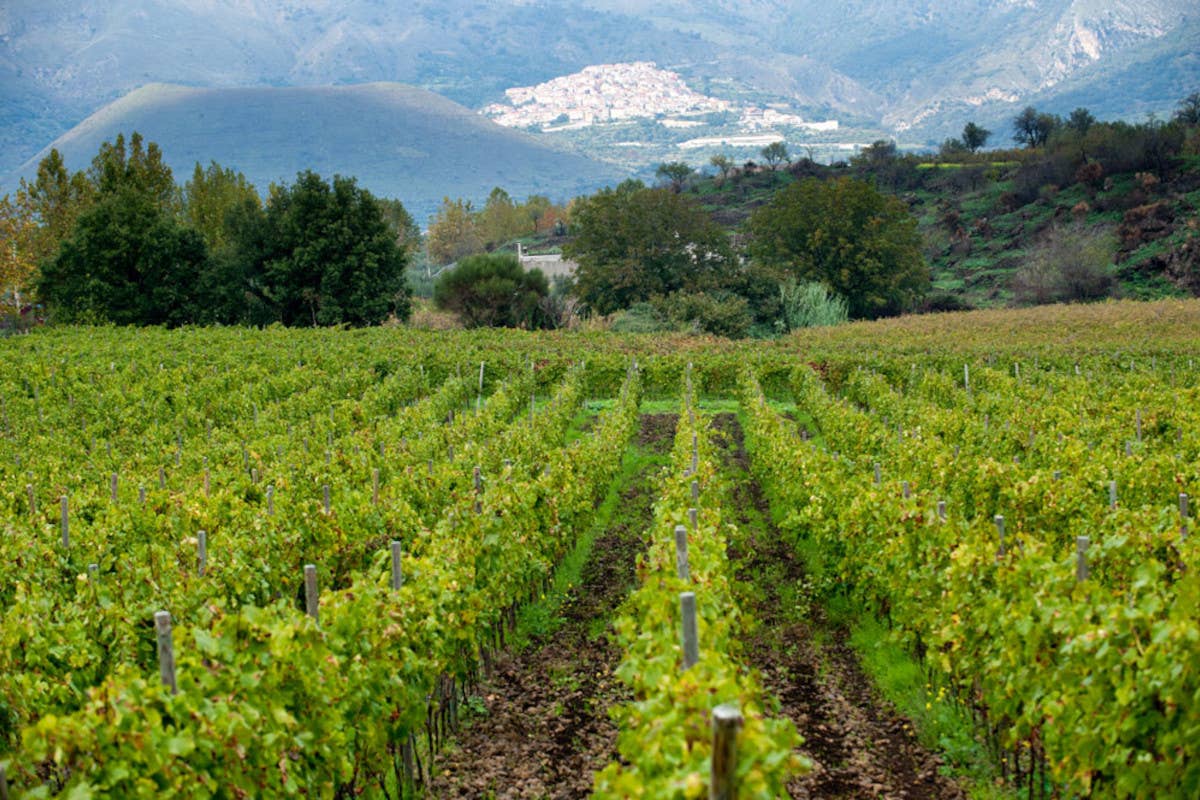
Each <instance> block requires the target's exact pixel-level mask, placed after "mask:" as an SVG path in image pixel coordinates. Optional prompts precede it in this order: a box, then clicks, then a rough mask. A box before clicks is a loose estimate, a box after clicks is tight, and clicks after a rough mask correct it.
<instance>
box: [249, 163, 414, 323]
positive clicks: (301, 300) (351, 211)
mask: <svg viewBox="0 0 1200 800" xmlns="http://www.w3.org/2000/svg"><path fill="white" fill-rule="evenodd" d="M254 219H255V217H254V215H253V214H250V215H249V216H248V217H247V220H248V221H249V223H248V224H249V225H250V226H254V225H255V224H256V223H255V222H254ZM257 224H260V225H261V226H262V229H261V230H260V231H256V230H254V229H253V227H251V228H250V229H249V230H246V231H244V232H242V233H241V234H240V236H239V238H241V239H242V240H243V242H245V241H246V240H249V241H250V244H245V245H244V246H246V247H248V248H251V247H252V248H253V249H252V251H251V253H250V256H251V259H250V261H249V263H248V264H245V265H244V271H243V280H244V281H245V282H244V284H243V285H242V286H241V287H238V288H239V290H243V291H249V292H253V293H255V294H256V295H257V296H258V297H259V298H261V300H262V301H263V302H264V303H265V304H266V305H267V306H268V307H269V308H271V309H272V310H273V312H274V317H275V319H278V320H279V321H280V322H282V323H283V324H284V325H299V326H309V325H312V326H316V325H342V324H349V325H356V326H357V325H375V324H378V323H380V322H383V321H384V320H386V319H387V318H388V316H389V315H391V314H395V315H396V316H397V317H399V318H400V319H407V318H408V315H409V311H410V307H411V306H410V300H409V289H408V286H407V284H406V283H405V280H404V268H405V265H406V263H407V260H406V256H405V254H404V251H403V250H401V249H400V247H399V246H398V245H397V243H396V236H395V234H394V233H393V232H392V230H391V229H390V228H389V227H388V225H387V223H386V222H385V221H384V218H383V212H382V210H381V209H380V207H379V202H378V201H377V200H376V199H375V197H374V195H372V194H371V193H370V192H368V191H367V190H366V189H362V188H359V186H358V185H357V184H356V182H355V180H354V179H353V178H343V177H341V176H335V177H334V179H333V182H332V184H330V183H327V182H326V181H325V180H323V179H322V178H321V176H320V175H317V174H316V173H315V172H311V171H306V172H301V173H300V174H299V175H297V176H296V182H295V183H294V184H292V185H291V186H287V185H284V186H281V187H276V188H275V189H274V190H273V192H272V194H271V197H270V200H269V201H268V203H267V209H266V213H265V214H264V215H262V216H261V218H259V220H258V223H257Z"/></svg>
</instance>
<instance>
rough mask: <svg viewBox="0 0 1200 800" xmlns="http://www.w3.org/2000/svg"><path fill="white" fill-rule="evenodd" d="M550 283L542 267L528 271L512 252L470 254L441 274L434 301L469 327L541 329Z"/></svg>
mask: <svg viewBox="0 0 1200 800" xmlns="http://www.w3.org/2000/svg"><path fill="white" fill-rule="evenodd" d="M549 294H550V284H549V283H548V282H547V281H546V276H545V275H543V274H542V273H541V271H540V270H536V269H535V270H529V271H528V272H527V271H525V270H524V269H523V268H522V267H521V264H520V262H518V261H517V257H516V256H515V255H513V254H511V253H491V254H484V253H481V254H478V255H473V256H467V257H466V258H464V259H462V260H461V261H459V262H458V264H456V265H455V266H454V267H453V268H452V269H450V270H447V271H446V272H443V273H442V274H441V275H440V276H438V280H437V283H436V284H435V285H434V287H433V300H434V302H435V303H436V304H437V306H438V308H441V309H444V310H446V311H453V312H454V313H456V314H457V315H458V318H459V320H461V321H462V323H463V325H465V326H466V327H468V328H479V327H503V328H540V327H544V324H543V323H544V322H545V315H544V314H543V313H542V301H543V299H544V298H545V297H546V296H547V295H549Z"/></svg>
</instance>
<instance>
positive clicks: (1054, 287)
mask: <svg viewBox="0 0 1200 800" xmlns="http://www.w3.org/2000/svg"><path fill="white" fill-rule="evenodd" d="M1114 249H1115V247H1114V243H1113V238H1112V236H1111V235H1110V234H1109V233H1107V232H1105V231H1102V230H1096V229H1092V228H1084V227H1082V226H1079V225H1072V226H1069V227H1061V228H1052V229H1050V231H1049V232H1047V234H1046V236H1045V238H1044V239H1043V240H1042V241H1041V242H1040V243H1039V244H1038V245H1037V246H1036V247H1034V248H1033V249H1032V251H1031V252H1030V254H1029V256H1028V257H1027V258H1026V260H1025V263H1024V264H1023V265H1022V266H1021V268H1020V269H1018V270H1017V274H1016V275H1015V276H1014V277H1013V293H1014V295H1015V296H1016V299H1017V301H1018V302H1020V303H1026V304H1031V305H1037V304H1042V303H1055V302H1067V303H1077V302H1086V301H1089V300H1099V299H1102V298H1104V297H1106V296H1108V293H1109V292H1110V291H1111V289H1112V285H1113V276H1112V272H1111V264H1112V259H1113V252H1114Z"/></svg>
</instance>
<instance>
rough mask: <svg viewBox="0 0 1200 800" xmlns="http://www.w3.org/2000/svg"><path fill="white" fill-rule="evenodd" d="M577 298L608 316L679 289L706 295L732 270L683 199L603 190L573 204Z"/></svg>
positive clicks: (721, 236)
mask: <svg viewBox="0 0 1200 800" xmlns="http://www.w3.org/2000/svg"><path fill="white" fill-rule="evenodd" d="M571 222H572V229H573V230H574V231H575V232H576V235H575V238H574V239H572V240H571V241H570V242H568V243H567V244H566V245H565V246H564V247H563V254H564V255H565V256H566V257H567V258H570V259H573V260H574V261H575V262H576V263H578V265H579V266H578V268H577V269H576V271H575V280H576V284H575V291H576V294H577V295H578V297H579V298H580V299H581V300H583V302H585V303H586V304H587V305H588V306H590V307H591V308H592V309H593V310H595V311H597V312H598V313H601V314H609V313H612V312H614V311H618V310H620V309H623V308H628V307H629V306H631V305H633V304H634V303H636V302H639V301H644V300H649V299H650V298H652V297H655V296H657V295H667V294H670V293H672V292H675V291H678V290H680V289H684V288H687V289H705V288H708V286H709V285H711V284H714V283H715V282H717V281H718V280H719V278H720V276H721V275H722V274H723V273H724V272H726V271H727V270H729V269H730V268H731V266H732V265H733V263H734V260H733V256H732V253H731V251H730V249H729V243H728V241H727V240H726V237H725V232H724V231H723V230H721V228H720V227H719V226H718V225H716V223H714V222H713V221H712V219H711V218H710V217H709V216H708V214H706V213H705V212H704V210H703V209H702V208H700V207H699V206H698V205H696V204H695V203H694V202H693V201H691V200H690V199H689V198H688V197H686V196H685V195H680V194H675V193H674V192H671V191H669V190H667V189H646V188H636V187H633V186H631V187H629V188H627V189H625V190H622V189H621V187H618V188H617V189H616V190H612V189H605V190H603V191H601V192H599V193H597V194H595V195H593V196H591V197H588V198H583V199H580V200H577V201H576V203H575V204H574V206H573V208H572V211H571Z"/></svg>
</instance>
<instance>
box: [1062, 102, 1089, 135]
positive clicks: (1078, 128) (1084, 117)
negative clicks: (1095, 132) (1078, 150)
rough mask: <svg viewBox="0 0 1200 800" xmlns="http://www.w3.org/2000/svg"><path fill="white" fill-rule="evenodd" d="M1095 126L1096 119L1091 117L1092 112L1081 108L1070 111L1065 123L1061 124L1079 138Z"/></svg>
mask: <svg viewBox="0 0 1200 800" xmlns="http://www.w3.org/2000/svg"><path fill="white" fill-rule="evenodd" d="M1095 124H1096V118H1095V117H1094V116H1092V112H1090V111H1088V110H1087V109H1086V108H1082V107H1080V108H1077V109H1075V110H1074V111H1072V112H1071V114H1070V116H1068V117H1067V121H1066V122H1065V123H1063V125H1064V127H1066V128H1067V129H1068V130H1072V131H1074V132H1075V133H1077V134H1079V135H1080V136H1083V135H1084V134H1086V133H1087V132H1088V131H1089V130H1091V128H1092V126H1093V125H1095Z"/></svg>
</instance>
